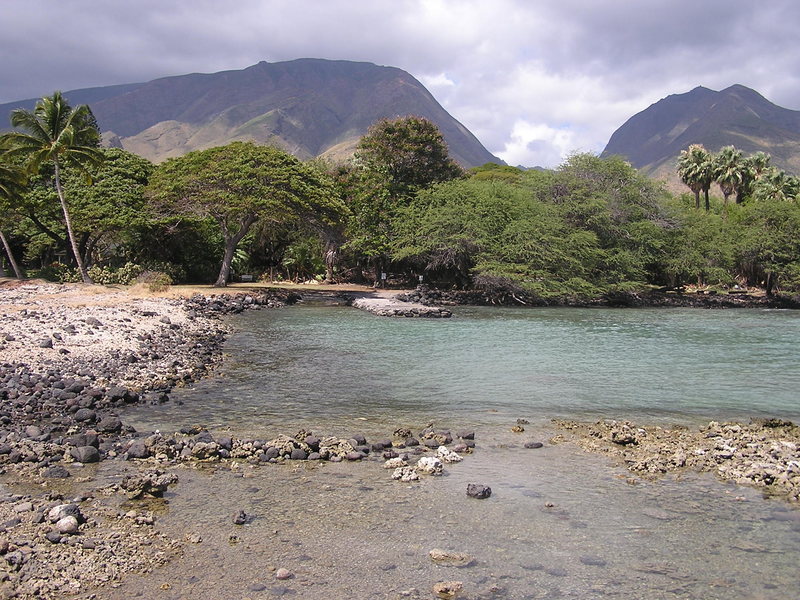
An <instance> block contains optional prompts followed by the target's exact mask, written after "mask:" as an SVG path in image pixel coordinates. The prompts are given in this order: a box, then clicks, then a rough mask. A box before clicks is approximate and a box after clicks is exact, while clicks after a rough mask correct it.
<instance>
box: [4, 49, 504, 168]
mask: <svg viewBox="0 0 800 600" xmlns="http://www.w3.org/2000/svg"><path fill="white" fill-rule="evenodd" d="M64 95H65V96H66V97H67V98H68V99H69V100H70V102H71V103H72V104H75V105H77V104H89V105H90V107H91V109H92V112H93V113H94V115H95V117H96V118H97V122H98V124H99V126H100V129H101V131H102V132H103V137H104V140H105V143H107V144H108V145H113V146H118V147H122V148H125V149H126V150H130V151H132V152H135V153H137V154H140V155H142V156H145V157H146V158H149V159H150V160H153V161H155V162H160V161H162V160H165V159H166V158H170V157H172V156H179V155H181V154H185V153H186V152H189V151H191V150H198V149H203V148H208V147H211V146H215V145H223V144H226V143H229V142H231V141H234V140H246V141H253V142H256V143H262V144H272V145H276V146H278V147H281V148H283V149H284V150H286V151H288V152H290V153H292V154H294V155H296V156H297V157H298V158H301V159H304V160H305V159H309V158H313V157H316V156H327V157H329V158H332V159H334V160H341V159H343V158H345V157H346V156H348V155H349V154H351V153H352V151H353V150H354V149H355V146H356V144H357V143H358V140H359V139H360V138H361V137H362V136H363V135H364V134H365V133H366V132H367V129H368V128H369V126H370V125H372V124H373V123H374V122H375V121H377V120H379V119H381V118H395V117H400V116H407V115H415V116H421V117H425V118H427V119H429V120H431V121H432V122H434V123H435V124H436V125H437V126H438V127H439V129H440V130H441V132H442V135H443V136H444V138H445V141H446V142H447V143H448V146H449V149H450V153H451V156H452V157H453V158H454V159H455V160H457V161H458V162H459V163H461V164H462V165H463V166H465V167H471V166H477V165H482V164H484V163H486V162H497V163H500V164H503V161H501V160H500V159H498V158H497V157H495V156H493V155H492V154H491V153H490V152H489V151H488V150H486V148H485V147H484V146H483V145H482V144H481V143H480V141H478V139H477V138H476V137H475V136H474V135H473V134H472V133H471V132H470V131H469V130H468V129H467V128H466V127H464V125H462V124H461V123H460V122H458V121H457V120H456V119H455V118H453V117H452V116H451V115H450V114H449V113H447V111H446V110H445V109H444V108H443V107H442V106H441V105H440V104H439V103H438V102H437V101H436V99H435V98H434V97H433V95H432V94H431V93H430V92H429V91H428V90H427V89H426V88H425V87H424V86H423V85H422V84H421V83H420V82H419V81H418V80H416V79H415V78H414V77H413V76H412V75H410V74H409V73H407V72H406V71H403V70H402V69H399V68H397V67H386V66H378V65H375V64H373V63H368V62H354V61H345V60H336V61H333V60H325V59H314V58H303V59H296V60H293V61H285V62H277V63H268V62H265V61H261V62H259V63H256V64H255V65H251V66H249V67H246V68H244V69H240V70H228V71H220V72H217V73H189V74H185V75H175V76H169V77H160V78H158V79H154V80H152V81H148V82H144V83H138V84H123V85H119V86H107V87H99V88H84V89H82V90H73V91H71V92H65V94H64ZM34 103H35V100H27V101H19V102H13V103H7V104H3V105H0V111H3V112H6V113H8V112H10V111H11V110H12V109H13V108H17V107H23V108H32V107H33V104H34Z"/></svg>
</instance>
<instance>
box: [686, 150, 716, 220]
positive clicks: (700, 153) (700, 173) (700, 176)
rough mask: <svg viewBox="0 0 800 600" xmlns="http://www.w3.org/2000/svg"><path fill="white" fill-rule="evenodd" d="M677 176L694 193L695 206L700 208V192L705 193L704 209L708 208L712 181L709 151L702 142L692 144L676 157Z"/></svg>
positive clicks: (712, 174) (707, 209)
mask: <svg viewBox="0 0 800 600" xmlns="http://www.w3.org/2000/svg"><path fill="white" fill-rule="evenodd" d="M678 176H679V177H680V178H681V181H682V182H683V183H685V184H686V185H687V186H689V189H690V190H692V193H694V204H695V208H697V209H699V208H700V192H703V193H704V195H705V201H706V211H709V210H710V205H709V199H708V190H709V188H710V187H711V182H713V181H714V173H713V165H712V156H711V153H710V152H709V151H708V150H706V149H705V148H704V147H703V146H702V144H692V145H691V146H689V148H688V149H687V150H683V151H682V152H681V154H680V156H679V157H678Z"/></svg>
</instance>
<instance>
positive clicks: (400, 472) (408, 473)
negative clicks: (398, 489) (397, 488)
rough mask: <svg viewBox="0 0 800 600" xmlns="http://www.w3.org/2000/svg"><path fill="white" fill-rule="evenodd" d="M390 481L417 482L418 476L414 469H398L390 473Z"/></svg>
mask: <svg viewBox="0 0 800 600" xmlns="http://www.w3.org/2000/svg"><path fill="white" fill-rule="evenodd" d="M392 479H395V480H398V481H404V482H406V481H419V474H418V473H417V469H416V468H414V467H398V468H396V469H395V470H394V472H393V473H392Z"/></svg>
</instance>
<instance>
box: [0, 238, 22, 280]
mask: <svg viewBox="0 0 800 600" xmlns="http://www.w3.org/2000/svg"><path fill="white" fill-rule="evenodd" d="M0 241H2V242H3V247H4V248H5V249H6V254H7V255H8V262H10V263H11V268H12V269H14V274H15V275H16V276H17V279H19V280H22V279H25V276H24V275H23V274H22V271H21V270H20V268H19V265H18V264H17V261H16V260H15V259H14V253H13V252H12V251H11V246H10V245H9V243H8V240H7V239H6V236H4V235H3V232H2V231H0Z"/></svg>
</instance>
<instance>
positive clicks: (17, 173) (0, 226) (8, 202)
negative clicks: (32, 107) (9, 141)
mask: <svg viewBox="0 0 800 600" xmlns="http://www.w3.org/2000/svg"><path fill="white" fill-rule="evenodd" d="M25 183H26V177H25V172H24V171H23V170H22V169H20V168H19V167H18V166H16V165H14V164H13V163H12V162H11V161H9V160H8V156H7V155H6V154H5V153H4V152H0V242H2V244H3V248H4V249H5V251H6V255H7V256H8V262H9V263H11V268H12V269H14V275H16V277H17V279H23V278H24V275H23V273H22V269H20V267H19V264H18V263H17V261H16V258H14V252H13V251H12V250H11V245H10V244H9V243H8V239H6V236H5V234H4V232H3V230H4V229H5V227H6V226H8V225H10V221H11V220H12V219H13V218H14V207H15V204H16V203H17V202H18V201H19V197H20V195H21V194H22V191H23V189H24V188H23V186H24V185H25Z"/></svg>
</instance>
